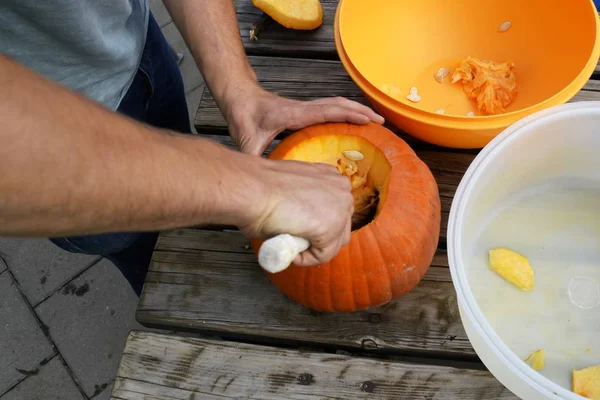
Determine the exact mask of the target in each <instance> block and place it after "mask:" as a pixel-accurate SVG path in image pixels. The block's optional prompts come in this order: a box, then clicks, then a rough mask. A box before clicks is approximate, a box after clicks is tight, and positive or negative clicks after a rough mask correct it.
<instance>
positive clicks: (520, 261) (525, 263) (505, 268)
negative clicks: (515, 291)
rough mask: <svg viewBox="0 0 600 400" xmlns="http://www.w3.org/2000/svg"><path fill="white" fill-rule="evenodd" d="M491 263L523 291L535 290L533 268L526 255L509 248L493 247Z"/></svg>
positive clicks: (490, 252)
mask: <svg viewBox="0 0 600 400" xmlns="http://www.w3.org/2000/svg"><path fill="white" fill-rule="evenodd" d="M489 264H490V268H491V269H493V270H494V271H495V272H496V273H497V274H498V275H500V276H501V277H502V278H504V279H505V280H507V281H508V282H510V283H512V284H513V285H514V286H516V287H518V288H519V289H521V290H522V291H525V292H529V291H531V290H533V287H534V285H533V269H532V268H531V265H529V260H528V259H527V258H526V257H524V256H522V255H520V254H517V253H515V252H514V251H511V250H508V249H492V250H490V251H489Z"/></svg>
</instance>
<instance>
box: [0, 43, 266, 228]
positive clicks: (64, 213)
mask: <svg viewBox="0 0 600 400" xmlns="http://www.w3.org/2000/svg"><path fill="white" fill-rule="evenodd" d="M0 87H1V88H2V91H1V92H0V121H2V125H1V126H0V144H1V145H0V234H10V235H48V236H50V235H66V234H84V233H97V232H106V231H119V230H157V229H165V228H172V227H177V226H189V225H192V224H200V223H226V224H238V223H239V222H240V221H242V222H243V221H246V219H247V218H248V215H249V214H250V213H251V212H252V210H248V205H247V204H248V203H247V202H246V201H245V200H243V199H242V197H248V196H250V198H252V197H253V196H254V197H256V196H258V194H257V191H260V190H261V186H260V185H261V179H259V176H260V174H261V171H263V170H264V168H263V166H262V165H261V163H263V162H264V160H260V159H255V158H253V157H250V156H245V155H243V154H241V153H238V152H234V151H230V150H228V149H226V148H224V147H222V146H220V145H218V144H216V143H214V142H211V141H208V140H204V139H200V138H198V137H191V136H190V137H188V136H184V135H175V134H170V133H168V132H166V131H158V130H155V129H152V128H150V127H147V126H145V125H142V124H139V123H137V122H135V121H133V120H130V119H128V118H126V117H124V116H121V115H119V114H116V113H112V112H110V111H108V110H105V109H104V108H102V107H100V106H98V105H96V104H95V103H93V102H92V101H90V100H88V99H86V98H84V97H82V96H79V95H77V94H74V93H72V92H70V91H68V90H66V89H64V88H62V87H60V86H59V85H57V84H55V83H53V82H50V81H48V80H46V79H44V78H42V77H41V76H39V75H37V74H35V73H33V72H32V71H30V70H28V69H26V68H24V67H22V66H21V65H19V64H17V63H15V62H13V61H11V60H9V59H7V58H5V57H3V56H2V55H0ZM242 202H243V204H242ZM242 212H244V214H243V215H242V214H240V213H242ZM246 223H249V222H248V221H246Z"/></svg>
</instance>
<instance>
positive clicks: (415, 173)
mask: <svg viewBox="0 0 600 400" xmlns="http://www.w3.org/2000/svg"><path fill="white" fill-rule="evenodd" d="M268 158H270V159H274V160H284V159H285V160H299V161H305V162H325V163H328V164H330V165H333V166H336V167H337V168H338V170H339V171H340V173H342V174H344V175H347V176H349V179H350V180H351V181H352V187H353V189H352V194H353V196H354V200H355V214H354V218H353V231H352V235H351V239H350V242H349V243H348V245H346V246H344V247H343V248H342V249H341V250H340V252H339V253H338V254H337V255H336V256H335V257H334V258H333V259H332V260H331V261H330V262H328V263H325V264H320V265H317V266H313V267H298V266H295V265H293V264H292V265H290V266H289V267H288V268H287V269H285V270H283V271H281V272H278V273H267V274H268V276H269V278H270V280H271V281H272V282H273V283H274V284H275V286H277V287H278V288H279V289H280V290H281V291H282V292H283V293H284V294H286V295H287V296H288V297H289V298H291V299H292V300H293V301H295V302H297V303H299V304H301V305H303V306H305V307H307V308H310V309H313V310H316V311H340V312H350V311H358V310H362V309H367V308H373V307H378V306H381V305H383V304H386V303H388V302H389V301H390V300H392V299H394V298H397V297H399V296H401V295H403V294H405V293H407V292H409V291H410V290H412V289H413V288H414V287H415V286H416V285H417V284H418V283H419V281H420V280H421V279H422V278H423V276H424V275H425V273H426V271H427V269H428V268H429V265H430V264H431V261H432V259H433V256H434V254H435V252H436V249H437V245H438V240H439V234H440V219H441V206H440V198H439V193H438V187H437V184H436V182H435V179H434V178H433V175H432V174H431V171H430V170H429V168H428V167H427V165H425V163H423V162H422V161H421V160H420V159H419V158H418V157H417V155H416V154H415V152H414V151H413V150H412V149H411V148H410V147H409V146H408V145H407V144H406V142H404V141H403V140H402V139H400V138H399V137H397V136H396V135H395V134H394V133H392V132H391V131H390V130H388V129H386V128H385V127H383V126H381V125H377V124H374V123H371V124H368V125H352V124H345V123H327V124H321V125H314V126H311V127H308V128H305V129H302V130H300V131H297V132H295V133H293V134H292V135H290V136H288V137H287V138H285V139H284V140H282V141H281V142H280V143H279V144H278V145H277V147H276V148H275V149H274V150H273V152H272V153H271V154H270V155H269V156H268ZM332 207H335V205H332ZM357 214H358V215H357ZM251 243H252V247H253V250H254V252H255V253H256V254H258V250H259V249H260V246H261V244H262V243H263V241H262V240H252V241H251Z"/></svg>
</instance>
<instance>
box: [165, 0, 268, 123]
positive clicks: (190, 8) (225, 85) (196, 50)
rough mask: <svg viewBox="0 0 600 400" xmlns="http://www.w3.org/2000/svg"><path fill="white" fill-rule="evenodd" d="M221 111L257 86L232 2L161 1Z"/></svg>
mask: <svg viewBox="0 0 600 400" xmlns="http://www.w3.org/2000/svg"><path fill="white" fill-rule="evenodd" d="M163 2H164V4H165V6H166V7H167V9H168V11H169V13H170V14H171V16H172V18H173V21H174V22H175V24H176V25H177V27H178V29H179V31H180V32H181V34H182V36H183V38H184V40H185V41H186V43H187V45H188V47H189V49H190V51H191V53H192V55H193V56H194V59H195V60H196V63H197V64H198V67H199V69H200V72H202V75H203V76H204V79H205V80H206V83H207V85H208V87H209V88H210V90H211V93H212V94H213V96H214V97H215V99H216V101H217V103H218V105H219V107H220V108H221V111H222V112H224V107H226V104H227V102H228V99H229V98H232V97H235V96H237V95H240V94H241V92H243V91H244V90H247V88H249V87H252V86H255V85H257V82H256V74H255V73H254V71H253V70H252V68H251V66H250V64H249V63H248V59H247V58H246V54H245V52H244V47H243V45H242V41H241V39H240V33H239V29H238V25H237V19H236V12H235V7H234V4H233V0H163Z"/></svg>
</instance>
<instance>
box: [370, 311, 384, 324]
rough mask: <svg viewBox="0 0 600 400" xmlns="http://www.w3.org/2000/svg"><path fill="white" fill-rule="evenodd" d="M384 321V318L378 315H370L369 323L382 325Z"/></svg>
mask: <svg viewBox="0 0 600 400" xmlns="http://www.w3.org/2000/svg"><path fill="white" fill-rule="evenodd" d="M381 321H383V316H382V315H381V314H378V313H373V314H369V322H370V323H372V324H380V323H381Z"/></svg>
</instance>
